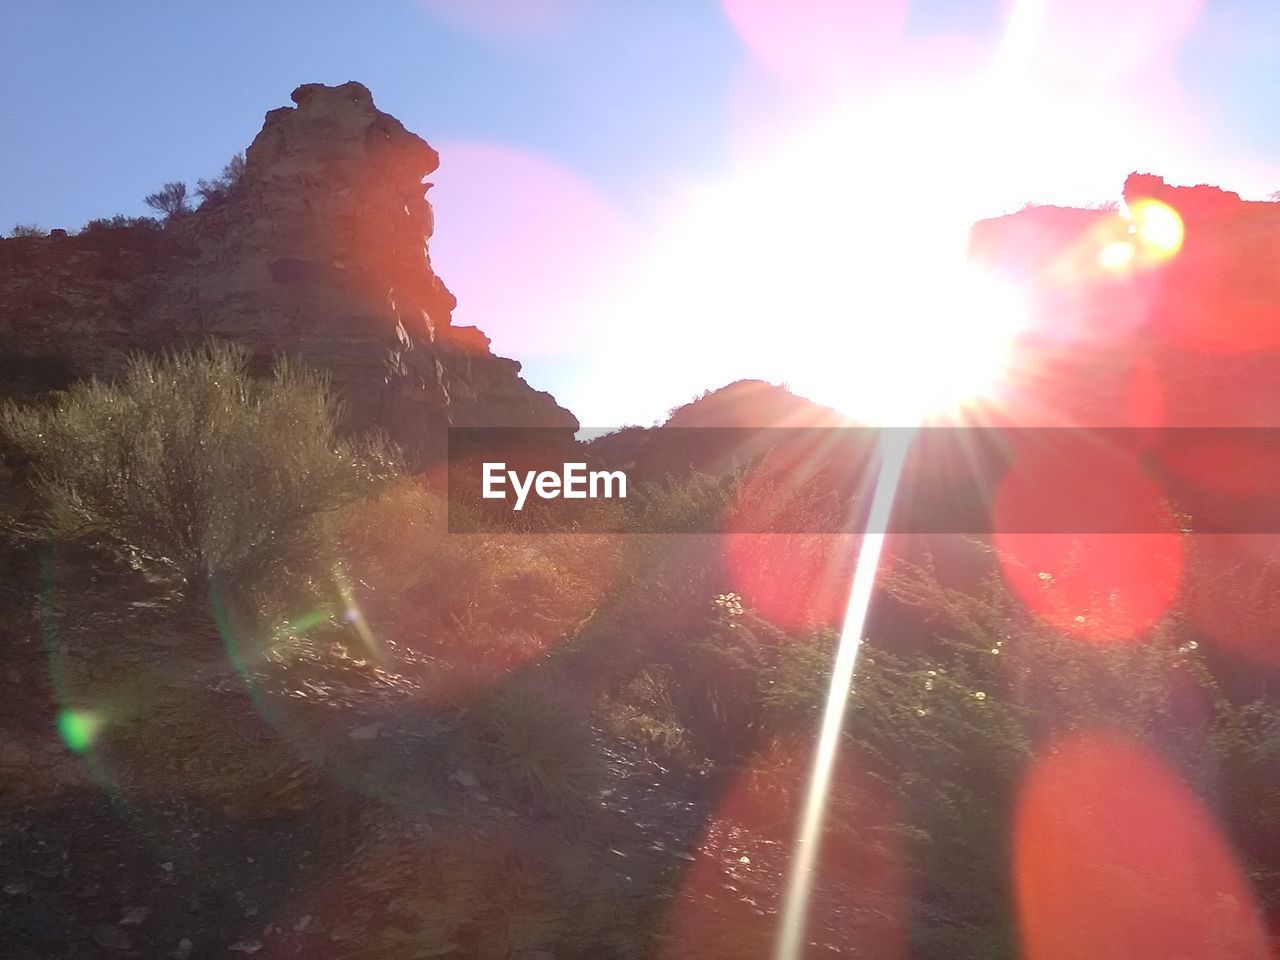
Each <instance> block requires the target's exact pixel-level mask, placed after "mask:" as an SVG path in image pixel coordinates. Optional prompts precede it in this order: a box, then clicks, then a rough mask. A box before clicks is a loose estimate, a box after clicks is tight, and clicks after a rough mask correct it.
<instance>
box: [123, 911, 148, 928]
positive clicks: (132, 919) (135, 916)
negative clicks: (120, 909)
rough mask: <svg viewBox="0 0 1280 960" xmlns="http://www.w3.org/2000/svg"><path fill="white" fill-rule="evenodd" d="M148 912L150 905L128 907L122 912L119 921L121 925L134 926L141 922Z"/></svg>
mask: <svg viewBox="0 0 1280 960" xmlns="http://www.w3.org/2000/svg"><path fill="white" fill-rule="evenodd" d="M149 913H151V908H150V907H130V908H129V909H128V910H126V911H125V912H124V916H123V917H122V918H121V920H120V923H121V925H122V926H126V927H136V926H137V925H138V924H140V923H142V921H143V920H145V919H147V915H148V914H149Z"/></svg>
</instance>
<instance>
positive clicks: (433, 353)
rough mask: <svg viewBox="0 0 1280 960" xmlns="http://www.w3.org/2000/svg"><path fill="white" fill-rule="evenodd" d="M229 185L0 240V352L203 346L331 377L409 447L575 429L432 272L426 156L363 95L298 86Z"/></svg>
mask: <svg viewBox="0 0 1280 960" xmlns="http://www.w3.org/2000/svg"><path fill="white" fill-rule="evenodd" d="M292 99H293V102H294V103H295V104H296V106H294V107H282V108H280V109H277V110H272V111H270V112H269V113H268V114H267V116H266V121H265V123H264V125H263V128H262V130H261V132H260V133H259V134H258V136H257V137H256V138H255V139H254V141H253V143H252V144H251V145H250V146H249V147H248V149H247V150H246V153H245V165H244V170H243V173H242V174H241V175H240V177H239V179H238V180H237V181H236V182H235V183H234V184H233V185H232V186H231V187H230V188H229V189H227V190H225V191H221V192H220V193H219V194H218V195H216V196H214V197H212V198H211V199H209V200H208V201H206V202H205V203H204V204H202V205H201V207H200V208H199V209H198V210H196V211H195V212H194V213H192V214H189V215H186V216H180V217H177V218H175V219H172V220H170V221H169V222H168V223H167V224H166V225H165V227H164V229H163V230H154V229H148V228H147V227H146V226H145V225H139V224H136V223H134V224H130V225H123V226H112V225H111V224H110V223H108V224H106V225H99V226H98V227H95V229H93V230H86V231H85V232H83V233H81V234H80V235H78V236H63V237H54V236H50V237H47V238H36V239H25V238H24V239H15V240H3V241H0V349H2V350H7V351H10V352H13V353H16V354H21V355H24V356H27V357H30V358H36V359H49V358H55V359H58V360H61V361H65V362H66V363H67V365H68V366H70V367H71V369H72V370H73V371H74V373H76V374H77V375H85V374H100V375H111V374H112V373H113V372H114V371H115V370H116V369H118V368H119V365H120V360H121V358H122V357H123V356H124V354H125V353H126V352H128V351H131V350H142V351H156V350H162V349H165V348H169V347H173V346H178V345H181V344H183V343H189V342H192V341H196V340H199V339H203V338H204V337H208V336H215V337H222V338H227V339H232V340H235V341H237V342H240V343H242V344H244V345H245V346H247V347H248V348H249V349H250V350H251V351H252V352H253V353H255V354H256V355H259V356H261V357H263V358H264V359H265V358H269V357H271V356H273V355H279V354H288V355H292V356H296V357H298V358H300V359H302V360H303V361H304V362H305V363H307V364H309V365H311V366H313V367H317V368H319V369H321V370H324V371H326V372H327V373H328V374H329V375H330V377H331V379H332V382H333V384H334V386H335V387H336V388H337V390H338V391H339V392H340V394H341V396H342V397H343V400H344V401H345V406H346V409H347V412H348V416H349V418H350V420H351V422H352V423H353V425H355V426H375V425H376V426H380V427H382V428H384V429H386V430H388V431H389V432H390V433H391V435H392V436H393V437H394V438H396V439H397V440H399V441H400V442H401V443H403V444H404V445H405V446H406V447H409V448H423V447H429V446H437V447H438V445H439V443H438V441H439V438H440V435H441V432H442V429H443V427H445V426H447V425H449V424H465V425H493V426H551V427H559V428H564V429H577V421H576V420H575V419H574V417H573V416H572V415H571V414H570V413H569V412H568V411H566V410H564V409H563V408H561V407H560V406H559V405H557V404H556V402H555V400H554V398H552V397H551V396H550V395H549V394H546V393H542V392H539V391H536V390H533V389H532V388H530V387H529V385H528V384H527V383H525V381H524V380H523V379H521V378H520V376H519V371H520V364H519V363H517V362H516V361H514V360H508V359H505V358H503V357H497V356H494V355H493V353H492V352H491V350H490V348H489V340H488V338H487V337H485V336H484V335H483V334H482V333H481V332H480V331H478V330H476V329H475V328H472V327H465V328H454V327H453V325H452V310H453V308H454V306H455V305H456V300H455V299H454V297H453V295H452V294H451V293H450V292H449V290H448V288H447V287H445V285H444V283H443V282H442V281H441V280H440V278H439V277H437V276H436V274H435V272H434V270H433V269H432V266H431V260H430V256H429V244H428V241H429V239H430V237H431V235H432V233H433V230H434V222H433V217H432V212H431V206H430V204H429V202H428V201H427V199H426V191H427V188H428V187H429V186H430V184H429V183H427V182H426V181H425V178H426V177H427V176H429V175H430V174H431V172H432V171H434V170H435V169H436V167H437V165H438V163H439V157H438V156H437V154H436V151H435V150H433V149H432V148H431V146H430V145H428V144H427V142H426V141H425V140H423V139H422V138H421V137H419V136H417V135H416V134H413V133H411V132H409V131H408V130H406V129H405V127H404V125H403V124H401V123H400V121H399V120H397V119H396V118H394V117H392V116H391V115H390V114H387V113H383V112H382V111H380V110H378V108H377V107H376V106H375V105H374V101H373V97H372V95H371V94H370V93H369V90H368V89H367V88H366V87H364V86H363V85H361V84H359V83H355V82H350V83H344V84H341V85H339V86H326V85H324V84H318V83H308V84H303V85H302V86H300V87H298V88H297V89H296V90H294V91H293V95H292Z"/></svg>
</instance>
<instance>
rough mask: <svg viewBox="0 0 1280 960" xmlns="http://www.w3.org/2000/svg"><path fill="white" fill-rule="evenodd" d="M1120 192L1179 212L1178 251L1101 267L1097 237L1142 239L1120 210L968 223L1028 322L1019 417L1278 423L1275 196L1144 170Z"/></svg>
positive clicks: (1120, 242) (978, 250)
mask: <svg viewBox="0 0 1280 960" xmlns="http://www.w3.org/2000/svg"><path fill="white" fill-rule="evenodd" d="M1123 196H1124V199H1125V204H1126V207H1127V208H1129V209H1136V208H1137V207H1138V205H1139V204H1140V202H1141V201H1144V200H1155V201H1159V203H1161V204H1164V205H1166V206H1167V207H1169V208H1172V209H1173V210H1174V211H1176V212H1177V214H1178V217H1179V219H1180V220H1181V223H1182V225H1183V238H1182V242H1181V244H1180V246H1178V247H1177V249H1176V251H1166V255H1162V256H1161V257H1158V258H1152V259H1150V260H1148V261H1146V262H1144V261H1143V259H1142V255H1141V253H1139V254H1138V255H1137V259H1135V260H1134V261H1133V262H1132V263H1128V262H1122V263H1121V264H1119V265H1113V266H1111V267H1108V266H1107V264H1106V263H1105V262H1103V260H1104V257H1103V252H1104V251H1105V250H1106V249H1107V248H1108V247H1111V248H1115V247H1120V248H1123V247H1124V246H1125V245H1132V244H1137V245H1138V248H1139V249H1140V247H1141V239H1140V238H1141V230H1140V229H1139V226H1138V225H1137V224H1136V223H1135V222H1134V221H1132V220H1131V219H1129V218H1128V217H1127V216H1126V212H1125V211H1124V210H1115V209H1103V210H1097V209H1093V210H1088V209H1070V208H1063V207H1030V208H1028V209H1025V210H1021V211H1019V212H1017V213H1014V214H1010V215H1008V216H1004V217H999V218H996V219H993V220H985V221H982V222H980V223H978V224H976V225H975V226H974V228H973V231H972V233H971V242H970V252H971V255H972V257H973V258H974V259H975V260H976V261H977V262H979V263H981V264H983V265H984V266H986V267H987V268H988V269H990V270H992V271H994V272H996V273H997V274H1000V275H1002V276H1004V277H1006V278H1007V279H1009V280H1010V281H1011V282H1013V283H1014V284H1015V285H1017V286H1018V287H1020V288H1021V289H1023V290H1024V291H1025V292H1026V293H1027V294H1028V295H1029V297H1030V301H1031V305H1032V311H1033V314H1034V317H1035V319H1036V325H1037V327H1038V330H1039V339H1038V342H1036V343H1034V344H1033V351H1034V354H1033V355H1034V363H1033V364H1031V365H1029V369H1028V371H1027V373H1028V376H1029V379H1028V382H1027V383H1026V384H1025V390H1024V394H1025V395H1026V397H1027V399H1028V400H1029V401H1031V402H1030V403H1028V405H1027V406H1028V409H1027V410H1026V411H1023V413H1024V414H1025V416H1024V417H1023V419H1024V420H1025V419H1027V418H1031V419H1030V420H1029V422H1040V420H1041V419H1042V415H1043V414H1045V413H1046V412H1047V411H1052V412H1055V413H1057V412H1060V413H1062V415H1063V416H1062V417H1061V418H1060V419H1062V420H1078V421H1082V422H1089V423H1100V424H1105V425H1114V426H1126V425H1142V426H1154V425H1166V426H1277V425H1280V396H1277V384H1278V383H1280V272H1278V271H1277V270H1276V264H1277V263H1280V203H1274V202H1264V201H1249V200H1242V199H1241V198H1240V196H1239V195H1238V194H1235V193H1232V192H1229V191H1226V190H1221V189H1219V188H1217V187H1210V186H1194V187H1180V186H1171V185H1169V184H1167V183H1165V181H1164V180H1163V179H1162V178H1160V177H1158V176H1153V175H1150V174H1133V175H1131V176H1130V177H1129V178H1128V180H1127V181H1126V182H1125V185H1124V191H1123ZM1050 419H1054V418H1052V417H1051V418H1050Z"/></svg>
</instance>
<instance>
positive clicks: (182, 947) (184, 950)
mask: <svg viewBox="0 0 1280 960" xmlns="http://www.w3.org/2000/svg"><path fill="white" fill-rule="evenodd" d="M194 947H195V944H194V943H192V942H191V941H190V940H188V939H187V938H186V937H183V938H182V939H181V940H179V941H178V948H177V949H176V950H174V951H173V958H174V960H187V957H189V956H191V951H192V949H194Z"/></svg>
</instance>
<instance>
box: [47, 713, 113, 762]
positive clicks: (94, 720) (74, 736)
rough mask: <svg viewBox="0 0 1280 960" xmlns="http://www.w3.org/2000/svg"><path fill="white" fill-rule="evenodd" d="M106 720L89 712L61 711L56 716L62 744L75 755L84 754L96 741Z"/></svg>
mask: <svg viewBox="0 0 1280 960" xmlns="http://www.w3.org/2000/svg"><path fill="white" fill-rule="evenodd" d="M105 724H106V720H104V719H103V718H102V717H100V716H98V715H97V714H96V713H93V712H91V711H89V710H63V711H62V712H61V713H59V714H58V733H59V734H61V735H62V742H63V743H65V744H66V745H67V746H68V747H70V748H71V749H72V750H74V751H75V752H76V753H84V751H86V750H88V749H89V748H90V747H91V746H93V741H94V740H96V739H97V736H98V731H99V730H101V729H102V728H103V726H105Z"/></svg>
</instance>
